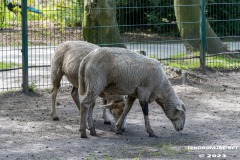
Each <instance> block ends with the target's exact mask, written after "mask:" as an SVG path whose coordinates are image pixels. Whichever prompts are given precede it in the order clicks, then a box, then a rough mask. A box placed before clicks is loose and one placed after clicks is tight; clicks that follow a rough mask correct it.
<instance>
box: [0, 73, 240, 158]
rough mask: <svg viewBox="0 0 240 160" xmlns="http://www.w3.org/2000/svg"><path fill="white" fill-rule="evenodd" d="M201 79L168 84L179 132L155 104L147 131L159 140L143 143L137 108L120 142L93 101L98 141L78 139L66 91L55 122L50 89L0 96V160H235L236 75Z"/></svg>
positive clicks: (238, 153) (238, 125)
mask: <svg viewBox="0 0 240 160" xmlns="http://www.w3.org/2000/svg"><path fill="white" fill-rule="evenodd" d="M201 77H202V79H201V78H199V77H198V78H196V77H194V76H190V75H187V76H186V79H185V82H186V84H182V80H181V79H172V83H173V86H174V89H175V91H176V92H177V93H178V95H179V97H180V98H181V99H182V100H183V102H184V103H185V105H186V109H187V115H186V116H187V119H186V124H185V128H184V130H183V131H181V132H176V131H175V130H174V128H173V126H172V124H171V122H170V121H169V120H168V119H167V118H166V117H165V115H164V114H163V111H162V109H161V108H160V107H159V106H157V104H156V103H152V104H151V105H150V111H149V113H150V120H151V124H152V128H153V129H154V130H155V133H156V134H157V135H158V136H159V138H149V137H148V134H147V133H146V132H145V128H144V122H143V115H142V112H141V108H140V107H139V104H138V103H137V102H135V104H134V106H133V108H132V110H131V111H130V113H129V115H128V119H127V121H128V128H127V131H126V132H125V133H124V134H123V135H122V136H120V135H116V134H115V133H114V124H112V125H111V126H107V125H103V119H102V109H101V108H100V107H98V104H100V103H101V100H100V99H98V101H97V103H96V105H97V106H96V107H95V110H94V119H95V123H96V128H97V133H98V137H92V136H89V138H88V139H81V138H80V133H79V131H78V129H79V114H78V110H77V108H76V107H75V104H74V103H73V101H72V99H71V96H70V90H71V89H70V87H68V88H63V89H62V90H61V91H60V92H59V95H58V97H57V101H58V106H57V113H58V115H59V118H60V121H57V122H54V121H52V120H51V118H50V114H49V112H50V111H49V110H50V103H51V100H50V94H49V91H50V89H48V90H40V91H38V94H32V95H31V96H26V95H24V94H23V93H22V92H19V91H17V92H8V93H1V94H0V159H11V160H14V159H23V160H25V159H44V160H45V159H108V160H109V159H182V160H184V159H191V160H192V159H210V158H207V156H212V157H215V156H217V157H219V158H215V159H234V160H235V159H240V120H239V117H240V83H239V79H240V73H224V74H220V73H215V74H213V75H211V76H201ZM88 135H89V132H88ZM191 147H198V148H195V149H194V148H191ZM204 147H205V148H206V147H208V149H204ZM210 147H211V148H210ZM219 147H221V148H223V147H225V148H223V149H220V148H219ZM230 147H232V148H231V149H230ZM233 147H234V148H233ZM199 156H202V157H203V156H205V157H204V158H199Z"/></svg>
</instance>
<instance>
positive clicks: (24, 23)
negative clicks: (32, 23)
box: [21, 0, 29, 94]
mask: <svg viewBox="0 0 240 160" xmlns="http://www.w3.org/2000/svg"><path fill="white" fill-rule="evenodd" d="M21 9H22V12H21V13H22V87H23V92H24V93H25V94H29V88H28V25H27V0H22V8H21Z"/></svg>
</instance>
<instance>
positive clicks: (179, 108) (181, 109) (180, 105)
mask: <svg viewBox="0 0 240 160" xmlns="http://www.w3.org/2000/svg"><path fill="white" fill-rule="evenodd" d="M176 108H177V110H179V111H183V112H185V111H186V109H185V107H184V104H178V105H177V106H176Z"/></svg>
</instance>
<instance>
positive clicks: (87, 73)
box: [79, 47, 186, 138]
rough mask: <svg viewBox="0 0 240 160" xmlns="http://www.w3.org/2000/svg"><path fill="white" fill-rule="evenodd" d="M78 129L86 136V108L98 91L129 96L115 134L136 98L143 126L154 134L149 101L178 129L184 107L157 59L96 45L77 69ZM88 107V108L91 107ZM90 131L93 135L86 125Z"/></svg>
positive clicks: (118, 131) (125, 50) (181, 124)
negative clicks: (79, 101) (149, 114)
mask: <svg viewBox="0 0 240 160" xmlns="http://www.w3.org/2000/svg"><path fill="white" fill-rule="evenodd" d="M79 75H80V77H79V79H80V80H79V86H80V90H79V93H80V99H81V103H80V114H81V117H80V131H81V137H82V138H86V137H87V135H86V111H87V110H88V108H92V107H93V105H94V102H95V100H96V98H97V97H98V96H99V94H101V93H104V94H111V95H128V99H127V106H126V107H125V108H124V111H123V114H122V115H121V117H120V119H119V120H118V122H117V124H116V127H117V134H121V125H122V124H123V122H124V119H125V117H126V115H127V113H128V112H129V111H130V109H131V107H132V105H133V103H134V101H135V100H136V98H138V99H139V102H140V105H141V107H142V111H143V114H144V120H145V128H146V130H147V132H148V133H149V136H150V137H155V136H156V135H155V133H154V131H153V130H152V129H151V126H150V122H149V117H148V103H151V102H153V101H156V102H157V103H158V104H159V105H160V106H161V107H162V109H163V111H164V113H165V115H166V116H167V117H168V118H169V119H170V120H171V122H172V124H173V126H174V127H175V129H176V130H177V131H180V130H182V129H183V127H184V124H185V112H186V110H185V107H184V104H183V103H182V101H181V100H180V99H179V98H178V96H177V95H176V93H175V92H174V90H173V88H172V85H171V83H170V82H169V80H168V79H167V77H166V75H165V73H164V71H163V69H162V67H161V64H160V62H158V61H157V60H154V59H151V58H147V57H145V56H143V55H140V54H137V53H135V52H132V51H130V50H127V49H123V48H107V47H106V48H98V49H95V50H94V51H92V52H91V53H90V54H88V55H87V56H86V57H85V58H84V59H83V60H82V62H81V64H80V69H79ZM90 110H91V109H90ZM89 127H90V128H91V129H90V134H91V135H94V134H96V132H95V128H94V124H89Z"/></svg>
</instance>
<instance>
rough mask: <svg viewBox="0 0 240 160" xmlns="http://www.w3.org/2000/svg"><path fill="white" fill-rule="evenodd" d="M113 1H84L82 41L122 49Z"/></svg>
mask: <svg viewBox="0 0 240 160" xmlns="http://www.w3.org/2000/svg"><path fill="white" fill-rule="evenodd" d="M115 8H116V3H115V0H84V19H83V39H84V40H85V41H88V42H91V43H94V44H98V45H100V46H110V47H124V48H126V46H125V45H124V44H123V41H122V39H121V36H120V31H119V29H118V23H117V19H116V10H115Z"/></svg>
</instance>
